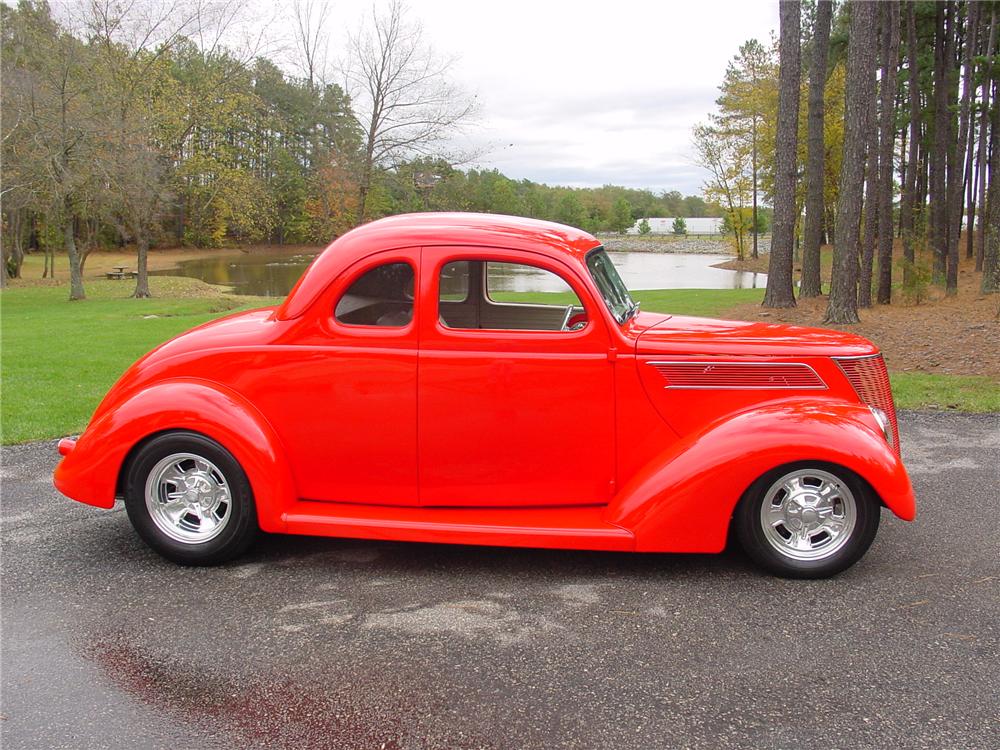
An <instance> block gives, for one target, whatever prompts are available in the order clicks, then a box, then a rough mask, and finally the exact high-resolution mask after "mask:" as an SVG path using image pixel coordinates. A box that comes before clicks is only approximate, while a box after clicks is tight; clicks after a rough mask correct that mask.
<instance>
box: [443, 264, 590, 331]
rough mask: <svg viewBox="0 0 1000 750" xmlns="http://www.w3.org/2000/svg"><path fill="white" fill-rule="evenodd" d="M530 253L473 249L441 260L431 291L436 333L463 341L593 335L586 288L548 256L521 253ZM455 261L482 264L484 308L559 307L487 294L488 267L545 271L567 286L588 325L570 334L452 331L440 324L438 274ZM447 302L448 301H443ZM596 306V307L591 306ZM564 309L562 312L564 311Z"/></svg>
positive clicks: (468, 296)
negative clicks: (501, 265)
mask: <svg viewBox="0 0 1000 750" xmlns="http://www.w3.org/2000/svg"><path fill="white" fill-rule="evenodd" d="M526 252H530V251H520V250H506V249H503V248H478V252H477V251H476V250H474V249H469V250H463V251H462V252H458V253H456V254H454V255H449V256H446V257H444V258H443V259H440V260H439V261H438V262H437V263H436V264H435V266H434V270H433V272H432V276H433V289H432V298H433V301H434V313H435V314H434V328H435V330H436V331H437V332H438V333H443V334H445V335H447V336H453V337H458V338H463V337H466V336H471V337H476V338H481V337H484V336H493V337H496V336H499V335H513V336H515V337H518V338H521V337H527V338H530V337H537V336H544V337H547V338H548V337H556V338H558V339H559V340H566V339H573V338H584V337H588V336H590V335H592V333H593V332H594V330H595V325H596V319H595V315H594V310H593V309H592V304H591V303H593V300H591V303H588V301H587V300H590V299H591V295H589V294H588V293H587V289H586V285H585V284H584V283H583V282H582V281H581V280H580V279H578V278H577V277H576V274H574V273H573V272H572V269H571V268H569V267H567V266H566V265H565V264H563V263H560V262H557V261H554V260H552V259H551V258H550V257H549V256H547V255H542V254H540V253H530V257H527V256H526V255H525V254H524V253H526ZM458 261H470V262H481V263H482V279H481V281H480V284H481V286H480V288H479V291H481V293H482V297H483V301H484V302H485V303H486V304H490V305H497V306H506V305H510V306H518V307H522V306H531V305H536V306H539V307H559V306H558V305H545V304H543V303H530V302H497V301H495V300H493V299H491V298H490V297H489V292H488V290H487V273H488V271H487V264H488V263H490V262H493V263H507V264H510V265H522V266H530V267H532V268H537V269H539V270H542V271H547V272H549V273H552V274H555V275H556V276H557V277H558V278H559V279H560V280H562V282H563V283H564V284H566V286H568V287H569V289H570V291H572V292H573V294H575V295H576V299H577V302H578V303H579V304H578V305H574V307H580V308H582V309H583V311H584V314H585V315H586V316H587V323H586V325H585V326H583V328H580V329H578V330H572V331H564V330H546V329H542V328H454V327H452V326H449V325H447V324H442V322H441V301H442V300H441V272H442V271H443V270H444V267H445V266H447V265H448V264H450V263H455V262H458ZM469 278H470V282H471V280H472V274H471V273H470V274H469ZM472 291H473V284H471V283H470V285H469V293H468V294H467V295H466V299H465V301H466V302H467V301H469V300H470V299H471V298H472V296H471V295H472ZM446 301H447V300H446ZM594 304H596V303H594ZM564 309H565V308H564Z"/></svg>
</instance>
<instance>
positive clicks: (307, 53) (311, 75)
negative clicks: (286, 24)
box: [292, 0, 330, 88]
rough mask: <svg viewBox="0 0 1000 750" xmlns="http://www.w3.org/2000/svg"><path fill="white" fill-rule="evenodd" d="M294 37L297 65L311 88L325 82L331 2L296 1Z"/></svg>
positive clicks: (294, 5)
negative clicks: (327, 30) (327, 29)
mask: <svg viewBox="0 0 1000 750" xmlns="http://www.w3.org/2000/svg"><path fill="white" fill-rule="evenodd" d="M292 13H293V14H294V16H295V18H294V19H293V20H294V24H295V26H294V31H293V35H294V39H295V49H296V52H297V53H298V54H297V58H296V65H297V67H298V68H299V69H300V70H301V71H302V75H303V77H304V78H305V79H306V82H307V83H308V84H309V88H316V87H317V86H322V85H323V84H325V83H326V77H327V76H326V74H327V54H328V51H329V48H330V36H329V34H328V33H327V32H326V25H327V22H328V20H329V16H330V3H328V2H326V0H294V2H293V4H292Z"/></svg>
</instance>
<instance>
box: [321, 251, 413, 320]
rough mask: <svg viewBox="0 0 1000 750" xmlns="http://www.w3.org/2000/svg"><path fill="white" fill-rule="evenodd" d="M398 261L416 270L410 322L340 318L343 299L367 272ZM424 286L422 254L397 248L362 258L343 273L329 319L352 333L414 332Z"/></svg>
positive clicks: (334, 292)
mask: <svg viewBox="0 0 1000 750" xmlns="http://www.w3.org/2000/svg"><path fill="white" fill-rule="evenodd" d="M398 263H405V264H406V265H408V266H409V267H410V270H411V271H412V273H413V299H412V301H411V303H412V305H413V315H411V316H410V320H409V322H408V323H407V324H406V325H402V326H380V325H371V324H368V323H345V322H343V321H341V320H340V319H338V317H337V306H338V305H339V304H340V301H341V300H342V299H343V298H344V296H345V295H347V293H348V292H350V290H351V288H352V287H353V286H354V284H355V283H356V282H357V281H358V280H359V279H361V277H363V276H364V275H365V274H367V273H369V272H370V271H373V270H375V269H376V268H379V267H381V266H388V265H394V264H398ZM419 289H420V262H419V258H417V259H414V258H412V257H410V256H409V255H405V254H400V253H397V252H389V253H384V254H383V253H376V254H374V255H370V256H368V257H366V258H362V259H360V260H358V261H357V262H356V263H355V264H354V265H353V266H351V267H350V268H349V269H348V270H347V272H346V273H345V274H343V275H342V276H341V277H339V278H338V279H337V280H336V282H335V284H334V290H333V294H332V295H331V297H330V298H329V299H330V303H329V306H328V307H327V310H328V314H327V315H326V323H327V325H328V326H329V327H330V329H331V331H332V332H336V333H341V334H349V335H358V334H362V335H369V336H383V337H398V336H402V335H410V334H412V333H414V332H415V331H416V325H417V316H418V315H419V310H418V308H419V304H420V303H419V299H420V295H419V292H418V290H419Z"/></svg>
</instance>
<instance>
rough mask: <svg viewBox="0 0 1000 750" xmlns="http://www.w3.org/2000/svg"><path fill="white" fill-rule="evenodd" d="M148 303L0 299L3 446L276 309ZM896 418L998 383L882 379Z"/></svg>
mask: <svg viewBox="0 0 1000 750" xmlns="http://www.w3.org/2000/svg"><path fill="white" fill-rule="evenodd" d="M151 283H152V285H153V293H154V294H156V295H157V296H156V297H154V298H153V299H149V300H133V299H129V298H128V297H127V295H128V294H129V292H130V291H131V289H132V286H131V284H129V283H127V282H125V283H123V282H115V281H97V280H88V282H87V294H88V299H87V300H85V301H81V302H67V301H66V293H67V289H66V286H65V285H59V286H27V287H18V288H11V289H7V290H5V291H4V292H3V293H2V294H0V315H2V320H0V344H2V368H0V376H2V377H0V385H2V394H0V428H2V442H3V443H7V444H10V443H22V442H27V441H29V440H42V439H47V438H53V437H59V436H62V435H69V434H73V433H77V432H80V431H81V430H82V429H83V428H84V427H85V426H86V423H87V420H88V419H89V418H90V415H91V413H92V412H93V410H94V409H95V408H96V406H97V404H98V402H99V401H100V399H101V398H102V397H103V395H104V394H105V392H106V391H107V390H108V388H110V387H111V385H112V384H113V383H114V382H115V380H116V379H117V378H118V377H119V376H120V375H121V373H122V372H123V371H124V370H125V369H126V368H127V367H128V366H129V365H130V364H131V363H132V362H134V361H135V360H136V359H138V358H139V357H140V356H141V355H142V354H144V353H145V352H147V351H149V350H150V349H152V348H153V347H155V346H156V345H158V344H160V343H161V342H163V341H165V340H167V339H169V338H170V337H172V336H175V335H177V334H178V333H181V332H183V331H185V330H187V329H188V328H191V327H193V326H196V325H198V324H200V323H203V322H205V321H207V320H211V319H213V318H216V317H219V316H220V315H224V314H226V313H229V312H233V311H236V310H241V309H249V308H253V307H261V306H265V305H273V304H276V303H277V302H278V300H275V299H268V298H260V297H239V296H235V295H232V294H228V293H227V292H226V291H225V290H224V289H220V288H218V287H211V286H208V285H207V284H203V283H202V282H200V281H197V280H194V279H181V278H173V277H155V278H153V279H152V280H151ZM762 295H763V290H760V289H737V290H725V289H676V290H651V291H640V292H636V293H635V295H634V296H635V298H636V299H637V300H638V301H639V302H641V303H642V309H643V310H648V311H651V312H672V313H676V314H679V315H701V316H718V315H721V314H723V312H724V311H725V310H727V309H728V308H731V307H733V306H734V305H737V304H740V303H743V302H754V301H757V300H760V299H761V297H762ZM496 296H498V297H500V298H501V299H504V300H511V301H513V300H515V299H516V300H518V301H522V302H550V303H551V302H556V303H557V304H569V303H570V302H571V301H572V300H573V299H574V298H573V297H571V296H568V295H559V294H516V293H510V294H504V295H496ZM892 382H893V387H894V390H895V394H896V402H897V405H898V406H899V407H900V408H903V409H921V408H941V409H957V410H960V411H973V412H993V411H997V412H1000V382H998V381H996V380H994V379H990V378H985V377H958V376H945V375H926V374H922V373H899V374H894V375H893V378H892Z"/></svg>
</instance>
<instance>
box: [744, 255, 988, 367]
mask: <svg viewBox="0 0 1000 750" xmlns="http://www.w3.org/2000/svg"><path fill="white" fill-rule="evenodd" d="M758 260H762V261H763V262H764V270H765V271H766V270H767V269H766V262H767V259H766V258H764V259H758ZM746 263H747V264H749V263H751V261H747V262H746ZM724 266H725V267H733V266H731V265H730V264H729V263H727V264H724ZM739 270H753V269H752V268H750V267H749V266H747V267H744V266H743V265H741V266H740V269H739ZM981 279H982V274H980V273H976V272H975V271H974V270H973V265H972V262H971V261H968V262H967V261H964V260H963V262H962V264H961V266H960V268H959V282H958V295H957V296H954V297H947V296H945V295H944V293H943V292H942V291H940V290H938V289H932V290H931V291H930V292H929V299H928V300H926V301H925V302H923V303H922V304H919V305H914V304H907V303H906V302H905V301H903V300H900V299H898V297H899V295H896V297H895V298H894V299H895V301H894V302H893V303H892V304H891V305H876V306H874V307H872V308H870V309H867V310H865V309H863V310H861V311H860V312H859V315H860V318H861V322H860V323H858V324H855V325H837V326H833V325H826V326H824V324H823V322H822V320H823V316H824V315H825V313H826V306H827V298H826V297H819V298H817V299H807V300H800V301H799V303H798V306H797V307H795V308H792V309H789V310H768V309H764V308H762V307H760V306H759V305H756V304H742V305H738V306H736V307H734V308H731V309H730V310H728V311H727V315H728V316H729V317H733V318H737V319H740V320H767V321H774V322H780V323H793V324H796V325H806V326H820V327H825V328H834V329H839V330H843V331H850V332H851V333H857V334H859V335H861V336H864V337H865V338H867V339H870V340H871V341H873V342H874V343H875V344H876V345H878V346H879V347H880V348H881V349H882V351H883V353H884V354H885V358H886V362H887V364H888V366H889V369H890V370H892V371H894V372H927V373H938V374H942V375H988V376H992V377H1000V346H998V345H997V343H998V341H1000V295H995V294H994V295H984V294H982V293H981V292H980V291H979V288H980V283H981Z"/></svg>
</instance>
